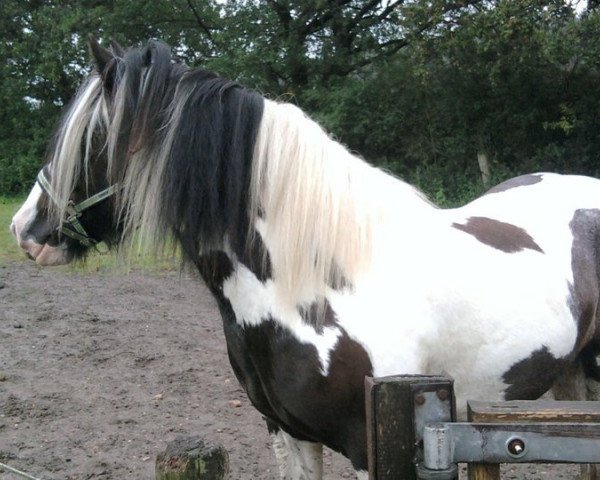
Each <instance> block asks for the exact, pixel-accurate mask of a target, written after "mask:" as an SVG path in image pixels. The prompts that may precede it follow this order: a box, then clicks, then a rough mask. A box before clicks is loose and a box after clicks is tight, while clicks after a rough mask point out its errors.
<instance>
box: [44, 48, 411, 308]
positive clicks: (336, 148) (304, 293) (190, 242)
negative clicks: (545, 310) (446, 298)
mask: <svg viewBox="0 0 600 480" xmlns="http://www.w3.org/2000/svg"><path fill="white" fill-rule="evenodd" d="M149 59H151V60H149ZM116 61H117V64H116V66H115V67H114V68H115V76H116V80H115V82H114V91H113V92H110V94H107V92H106V91H104V92H103V91H102V85H101V81H100V77H99V75H98V74H92V75H91V77H90V78H89V80H88V81H87V82H86V83H85V84H84V85H83V87H82V89H81V91H80V93H79V94H78V96H77V97H76V99H75V100H74V102H73V105H72V107H71V108H70V109H69V110H68V111H67V113H66V115H65V117H64V119H63V120H62V121H61V124H60V126H59V129H58V135H57V138H58V141H57V144H58V145H57V148H56V149H55V152H56V153H55V154H54V156H53V164H54V165H58V168H57V171H58V175H57V176H56V177H54V176H53V181H55V182H57V184H58V186H57V191H59V192H61V194H62V195H65V196H64V197H63V198H68V195H69V192H70V191H71V190H72V187H73V184H74V182H75V179H76V178H77V175H79V174H80V173H81V170H80V168H81V167H78V166H77V165H83V167H82V168H83V169H84V170H85V171H87V168H88V166H87V165H88V163H89V158H90V156H91V153H90V152H91V150H92V146H91V145H92V137H93V136H94V135H95V132H97V131H101V132H105V135H106V138H107V142H106V145H105V147H104V149H105V152H106V155H107V163H108V165H107V167H108V168H107V170H108V172H109V176H110V181H111V182H113V183H115V182H118V183H119V184H121V185H122V187H123V188H122V190H121V192H120V194H119V195H118V197H117V211H118V218H119V222H120V223H121V224H122V225H123V227H124V232H123V242H121V243H122V245H131V244H132V242H133V240H132V239H133V237H134V234H135V236H136V237H137V238H143V239H145V240H149V241H150V242H151V243H152V244H153V245H154V246H155V247H156V248H157V251H162V250H164V247H165V245H167V244H168V242H167V240H168V239H169V238H172V237H174V238H175V239H176V241H177V243H178V244H179V245H180V246H181V248H182V251H183V253H184V257H185V259H186V260H188V261H191V262H195V261H197V259H198V258H199V256H200V255H202V254H205V253H208V252H211V251H215V250H223V249H226V250H227V251H229V252H230V253H233V254H234V255H235V256H236V257H237V258H244V256H245V253H247V250H248V248H249V245H250V244H251V243H252V242H253V241H254V240H255V239H256V236H257V235H260V236H261V237H262V239H263V241H264V243H265V244H266V246H267V249H268V254H269V257H270V258H269V260H270V264H271V266H272V274H273V277H274V283H275V286H276V288H277V289H278V293H279V295H280V298H281V299H282V300H283V301H284V302H286V303H287V304H288V305H290V306H291V305H298V304H300V303H303V302H310V301H314V300H315V298H318V297H320V296H323V295H324V294H325V293H326V291H327V289H328V288H329V287H330V286H332V285H338V284H340V282H350V283H353V282H354V280H355V279H356V278H357V275H359V274H360V272H361V271H363V270H364V269H365V268H366V266H367V265H369V262H370V261H371V255H372V252H373V245H374V241H375V238H374V232H375V231H376V228H375V227H376V226H377V225H379V224H381V223H382V222H386V221H387V220H388V219H389V218H390V216H391V213H392V212H395V211H396V209H397V208H399V207H400V206H401V205H402V208H404V206H406V203H407V202H415V201H416V202H419V203H421V202H423V199H422V198H421V196H420V194H419V192H417V191H416V190H415V189H414V188H412V187H410V186H409V185H407V184H405V183H404V182H400V181H398V180H397V179H395V178H393V177H392V176H390V175H388V174H385V173H383V172H382V171H380V170H378V169H376V168H374V167H372V166H370V165H368V164H367V163H366V162H364V161H363V160H361V159H360V158H358V157H356V156H354V155H352V154H351V153H350V152H349V151H348V150H347V149H346V148H345V147H343V146H342V145H340V144H339V143H337V142H335V141H334V140H333V139H331V138H330V137H329V136H328V135H327V134H326V133H325V132H324V130H323V129H322V128H321V127H320V126H319V125H318V124H317V123H316V122H314V121H313V120H311V119H309V118H308V117H307V116H306V115H305V114H304V113H303V112H302V111H301V110H300V109H299V108H297V107H295V106H293V105H291V104H285V103H278V102H274V101H271V100H267V99H265V98H264V97H262V96H261V95H259V94H258V93H256V92H254V91H251V90H248V89H245V88H243V87H241V86H240V85H238V84H237V83H235V82H232V81H230V80H226V79H223V78H221V77H219V76H218V75H216V74H214V73H212V72H208V71H206V70H201V69H191V68H188V67H186V66H185V65H182V64H179V63H177V62H175V61H174V60H173V59H172V56H171V52H170V50H169V48H168V47H167V46H166V45H164V44H161V43H159V42H151V43H150V44H149V45H148V46H147V47H146V48H145V49H131V50H129V51H128V52H127V53H126V54H125V55H124V56H123V58H118V59H117V60H116ZM81 145H83V146H84V147H83V149H81V147H80V146H81ZM81 150H83V158H82V155H81V154H79V156H77V155H75V154H74V153H75V152H77V151H81Z"/></svg>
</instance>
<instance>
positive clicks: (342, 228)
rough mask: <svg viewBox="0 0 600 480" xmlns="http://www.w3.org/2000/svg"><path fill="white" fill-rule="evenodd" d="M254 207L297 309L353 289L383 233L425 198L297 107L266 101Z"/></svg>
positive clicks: (281, 282)
mask: <svg viewBox="0 0 600 480" xmlns="http://www.w3.org/2000/svg"><path fill="white" fill-rule="evenodd" d="M251 202H252V204H251V208H250V214H251V218H254V219H257V218H260V219H261V220H263V221H264V231H261V234H262V236H263V238H264V239H265V243H266V245H267V248H268V250H269V254H270V257H271V263H272V266H273V274H274V277H275V278H274V280H275V285H276V286H277V288H278V293H279V295H280V298H281V299H282V300H283V301H284V302H285V303H288V304H289V305H296V304H299V303H304V302H311V301H314V300H315V298H316V297H319V296H324V294H325V293H326V291H327V288H328V286H329V287H330V286H331V285H332V284H336V283H338V282H339V281H340V280H342V281H343V280H346V281H350V282H351V283H353V282H354V280H355V279H356V278H357V276H358V275H359V274H360V273H361V272H363V271H364V270H365V269H366V268H367V267H368V266H369V264H370V261H371V258H372V254H373V249H374V248H375V247H376V245H377V238H376V236H375V232H376V231H378V227H380V226H381V224H382V223H386V222H387V219H388V218H390V216H395V215H397V212H398V211H402V210H404V209H408V208H411V205H410V204H411V203H415V202H416V203H419V204H423V203H424V198H423V197H422V196H421V194H420V193H419V192H418V191H417V190H415V189H414V188H412V187H410V186H409V185H407V184H405V183H404V182H401V181H398V180H397V179H395V178H394V177H392V176H391V175H387V174H385V173H383V172H382V171H380V170H378V169H376V168H374V167H372V166H370V165H368V164H367V163H366V162H364V161H363V160H361V159H359V158H358V157H356V156H354V155H352V154H350V152H348V150H346V149H345V148H344V147H343V146H342V145H340V144H339V143H337V142H335V141H334V140H332V139H331V138H330V137H329V136H328V135H327V134H326V133H325V132H324V131H323V129H322V128H321V127H320V126H319V125H318V124H317V123H316V122H314V121H312V120H310V119H309V118H308V117H307V116H306V115H305V114H304V113H303V112H302V111H301V110H300V109H298V108H297V107H295V106H293V105H290V104H279V103H275V102H272V101H268V100H265V108H264V113H263V118H262V123H261V126H260V129H259V132H258V135H257V139H256V145H255V151H254V162H253V171H252V181H251ZM263 221H261V222H260V223H261V224H262V223H263ZM261 230H262V229H261Z"/></svg>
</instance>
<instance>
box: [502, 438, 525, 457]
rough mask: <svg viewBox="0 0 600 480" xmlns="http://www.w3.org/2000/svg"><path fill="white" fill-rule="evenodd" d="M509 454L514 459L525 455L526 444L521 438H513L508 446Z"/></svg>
mask: <svg viewBox="0 0 600 480" xmlns="http://www.w3.org/2000/svg"><path fill="white" fill-rule="evenodd" d="M506 448H507V449H508V453H510V454H511V455H512V456H514V457H520V456H521V455H523V454H524V453H525V442H524V441H523V440H521V439H520V438H513V439H512V440H510V441H509V442H508V444H507V445H506Z"/></svg>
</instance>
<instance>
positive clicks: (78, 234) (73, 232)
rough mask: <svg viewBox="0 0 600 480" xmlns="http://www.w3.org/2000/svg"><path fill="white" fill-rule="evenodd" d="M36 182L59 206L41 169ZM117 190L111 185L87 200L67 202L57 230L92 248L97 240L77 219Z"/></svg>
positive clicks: (56, 197)
mask: <svg viewBox="0 0 600 480" xmlns="http://www.w3.org/2000/svg"><path fill="white" fill-rule="evenodd" d="M37 181H38V183H39V184H40V186H41V187H42V189H43V190H44V191H45V192H46V194H47V195H48V196H49V197H50V198H51V199H52V201H53V202H54V203H56V204H57V205H58V204H60V202H59V198H58V196H57V195H56V192H55V191H54V190H53V189H52V185H51V183H50V181H49V180H48V178H47V177H46V173H45V172H44V169H43V168H42V169H41V170H40V173H38V176H37ZM118 190H119V187H118V185H111V186H110V187H108V188H105V189H104V190H102V191H100V192H98V193H96V194H95V195H92V196H91V197H89V198H86V199H85V200H83V201H81V202H79V203H77V204H75V203H74V202H73V200H69V202H68V203H67V206H66V208H65V213H66V218H65V219H64V220H63V222H62V225H61V226H60V227H59V228H58V230H59V232H60V233H62V234H63V235H66V236H67V237H71V238H73V239H75V240H77V241H78V242H79V243H81V244H82V245H85V246H86V247H93V246H94V245H96V244H97V243H98V240H96V239H94V238H92V237H91V236H90V235H89V234H88V233H87V232H86V231H85V228H83V225H82V224H81V222H80V221H79V217H81V214H82V212H83V211H84V210H87V209H88V208H90V207H92V206H94V205H96V204H98V203H100V202H102V201H104V200H106V199H107V198H108V197H110V196H111V195H114V194H115V193H116V192H117V191H118Z"/></svg>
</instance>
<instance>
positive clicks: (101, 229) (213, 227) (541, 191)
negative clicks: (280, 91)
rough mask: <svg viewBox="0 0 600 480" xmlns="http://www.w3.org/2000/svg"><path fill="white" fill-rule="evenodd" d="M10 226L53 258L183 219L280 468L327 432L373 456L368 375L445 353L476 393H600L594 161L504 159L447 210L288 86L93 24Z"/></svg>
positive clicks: (598, 200)
mask: <svg viewBox="0 0 600 480" xmlns="http://www.w3.org/2000/svg"><path fill="white" fill-rule="evenodd" d="M90 47H91V51H92V54H93V59H94V64H95V70H94V71H93V72H92V73H91V75H90V76H89V77H88V78H87V79H86V81H85V82H84V83H83V85H82V86H81V88H80V90H79V92H78V94H77V96H76V97H75V99H74V100H73V101H72V103H71V104H70V106H69V107H67V108H66V109H65V112H64V114H63V116H62V118H61V120H60V121H59V123H58V126H57V128H56V132H55V135H54V137H53V141H52V143H51V147H50V149H49V154H48V158H47V160H46V164H45V166H44V169H43V170H42V172H40V175H39V176H38V181H37V183H36V185H35V186H34V187H33V189H32V191H31V194H30V196H29V198H28V199H27V201H26V202H25V203H24V205H23V207H22V208H21V210H19V212H17V214H16V215H15V217H14V219H13V223H12V230H13V232H14V234H15V236H16V238H17V241H18V242H19V245H20V246H21V248H22V249H23V250H24V251H25V253H26V254H27V255H28V256H29V257H30V258H32V259H33V260H35V261H36V262H37V263H39V264H40V265H55V264H62V263H67V262H70V261H72V260H73V259H77V258H81V257H83V256H85V254H86V253H87V252H88V251H90V249H91V248H93V246H94V245H95V244H96V243H98V242H106V243H107V244H108V245H109V246H110V247H113V248H119V247H120V248H123V249H126V248H127V247H128V246H130V245H131V244H132V241H131V237H132V235H134V234H135V235H137V236H139V237H141V238H142V239H149V240H151V241H152V242H153V245H154V247H155V248H156V249H157V250H158V251H160V250H161V247H164V245H165V243H168V242H170V241H171V240H174V241H175V242H176V244H178V245H179V247H180V250H181V252H182V255H183V261H184V262H185V263H186V264H188V265H191V266H193V268H195V269H197V270H198V272H199V273H200V274H201V276H202V278H203V279H204V281H205V282H206V284H207V285H208V287H209V288H210V290H211V292H212V294H213V295H214V297H215V298H216V300H217V303H218V305H219V308H220V311H221V315H222V318H223V327H224V331H225V336H226V341H227V351H228V354H229V358H230V361H231V366H232V368H233V371H234V372H235V375H236V377H237V378H238V380H239V382H240V383H241V385H242V386H243V387H244V389H245V390H246V392H247V394H248V397H249V398H250V400H251V402H252V403H253V405H254V406H255V407H256V408H257V409H258V410H259V411H260V412H261V413H262V414H263V415H264V417H265V419H266V422H267V425H268V428H269V431H270V433H271V435H272V437H273V441H274V447H275V453H276V455H277V458H278V460H279V465H280V471H281V476H282V478H291V479H301V478H304V479H319V478H321V476H322V445H327V446H329V447H330V448H332V449H334V450H337V451H339V452H341V453H342V454H344V455H345V456H347V457H348V458H349V459H350V461H351V462H352V465H353V466H354V468H355V469H356V471H357V474H358V475H359V476H366V470H367V454H366V436H365V407H364V377H365V376H367V375H370V376H385V375H392V374H399V373H404V374H432V373H433V374H435V373H439V372H441V371H442V370H444V371H446V372H448V373H449V374H450V375H452V376H453V377H454V379H455V390H456V395H457V403H458V406H459V411H460V410H461V407H462V408H463V409H464V405H465V400H466V399H485V400H495V399H535V398H538V397H539V396H540V395H542V394H544V393H545V392H546V391H548V390H550V389H554V391H555V392H556V394H557V396H558V397H560V398H571V399H584V398H597V397H596V395H595V393H594V392H595V391H596V390H593V389H591V388H590V387H593V386H594V385H595V383H594V382H596V381H598V380H599V379H600V375H598V366H597V364H596V354H597V353H598V350H599V345H600V343H599V328H598V298H599V293H600V285H599V268H600V265H599V256H598V252H599V247H600V242H599V238H598V232H599V231H600V230H599V227H600V181H598V180H596V179H592V178H586V177H582V176H563V175H556V174H550V173H540V174H534V175H527V176H523V177H518V178H516V179H513V180H509V181H508V182H505V183H503V184H501V185H499V186H498V187H495V188H493V189H492V190H490V191H489V192H488V193H487V194H486V195H484V196H482V197H481V198H479V199H477V200H475V201H474V202H471V203H469V204H468V205H466V206H464V207H462V208H457V209H449V210H443V209H439V208H437V207H435V206H434V205H432V204H431V203H430V202H429V201H428V200H427V199H426V198H425V196H424V195H423V194H422V193H420V192H419V191H418V190H416V189H415V188H414V187H412V186H410V185H408V184H407V183H405V182H402V181H401V180H399V179H397V178H394V177H392V176H390V175H389V174H387V173H384V172H382V171H380V170H378V169H376V168H374V167H372V166H370V165H368V164H367V163H366V162H364V161H363V160H361V159H360V158H358V157H356V156H354V155H352V154H350V153H349V152H348V150H347V149H345V148H344V147H343V146H342V145H340V144H339V143H337V142H335V141H333V140H332V139H331V138H330V137H329V136H328V135H327V134H326V133H325V132H324V131H323V130H322V129H321V127H319V125H317V124H316V123H315V122H314V121H312V120H311V119H309V118H308V117H307V116H306V115H305V114H304V113H302V111H301V110H299V109H298V108H296V107H295V106H292V105H289V104H285V103H279V102H275V101H271V100H268V99H266V98H264V97H262V96H261V95H259V94H257V93H255V92H253V91H250V90H247V89H245V88H243V87H241V86H240V85H238V84H236V83H235V82H231V81H229V80H226V79H223V78H221V77H219V76H218V75H216V74H214V73H212V72H208V71H205V70H202V69H193V68H189V67H187V66H186V65H185V64H183V63H181V62H179V61H177V60H176V59H175V58H173V56H172V54H171V51H170V49H169V48H168V47H167V46H165V45H164V44H162V43H160V42H150V43H148V45H147V46H145V47H144V48H132V49H128V50H126V51H125V50H123V49H122V48H121V47H119V46H118V45H116V44H112V45H111V47H110V48H109V49H106V48H103V47H101V46H100V45H99V44H98V42H97V41H96V40H95V39H92V40H91V42H90Z"/></svg>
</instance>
